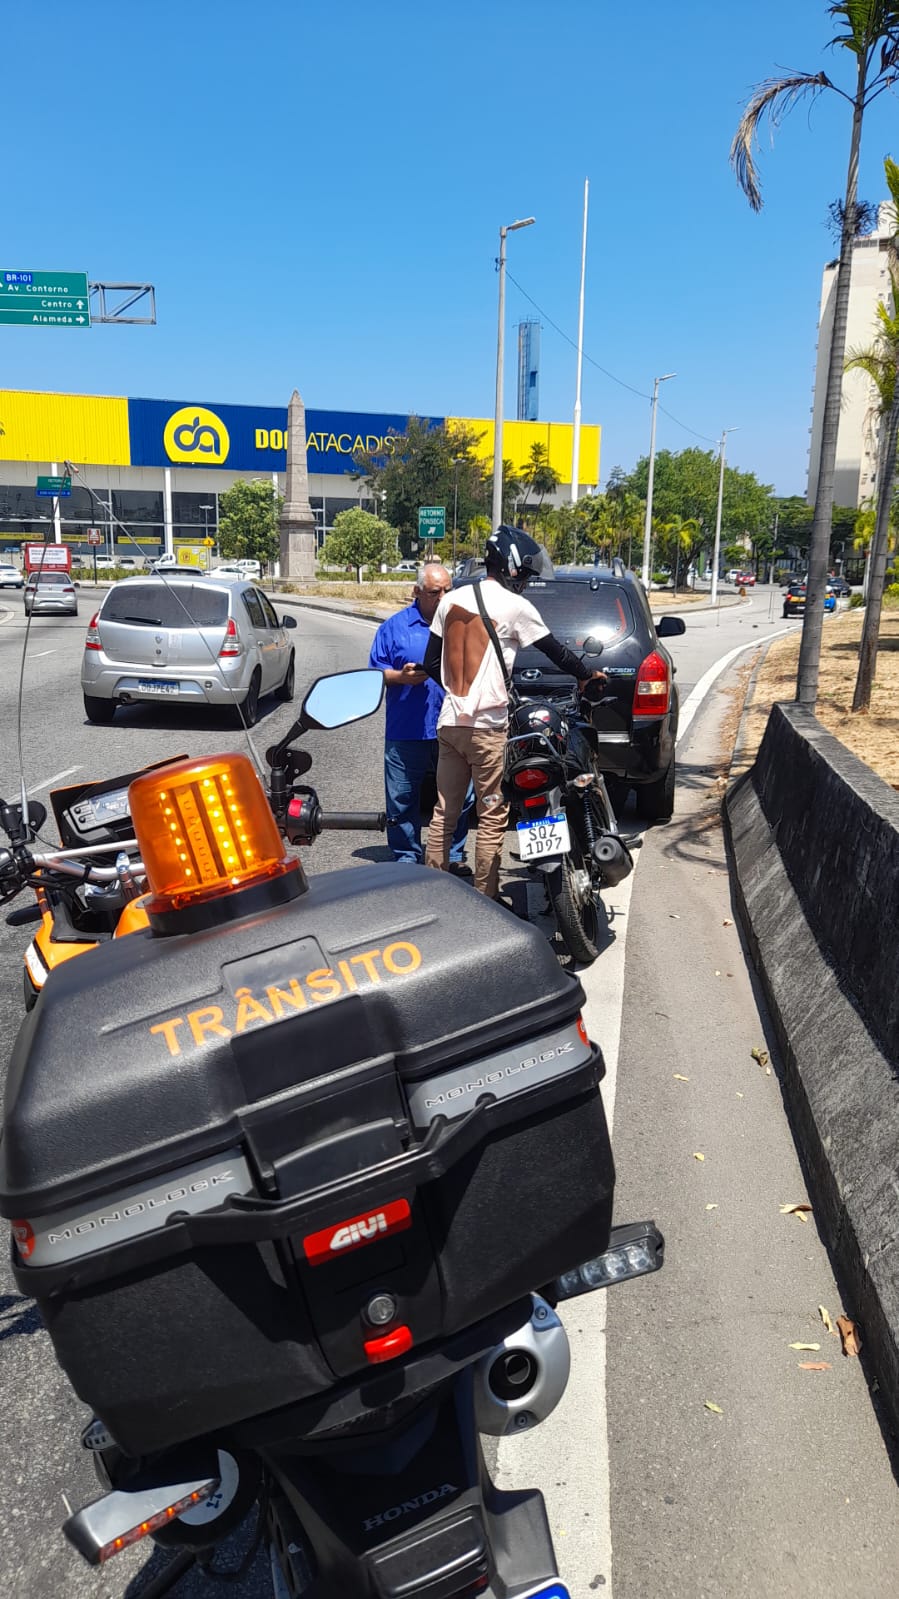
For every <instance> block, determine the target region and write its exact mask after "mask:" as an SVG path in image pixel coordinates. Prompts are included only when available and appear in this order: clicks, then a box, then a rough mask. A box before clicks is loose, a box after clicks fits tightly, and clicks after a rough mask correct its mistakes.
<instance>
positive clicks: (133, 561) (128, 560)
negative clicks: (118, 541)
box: [115, 555, 144, 572]
mask: <svg viewBox="0 0 899 1599" xmlns="http://www.w3.org/2000/svg"><path fill="white" fill-rule="evenodd" d="M115 564H116V566H120V567H121V568H122V570H123V571H124V572H141V571H143V565H144V563H143V558H142V557H141V556H139V555H120V556H118V558H117V560H116V563H115Z"/></svg>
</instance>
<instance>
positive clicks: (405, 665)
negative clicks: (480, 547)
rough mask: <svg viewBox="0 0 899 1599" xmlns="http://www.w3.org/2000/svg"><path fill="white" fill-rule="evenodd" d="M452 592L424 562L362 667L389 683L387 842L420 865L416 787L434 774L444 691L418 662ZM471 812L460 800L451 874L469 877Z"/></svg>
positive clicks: (442, 572)
mask: <svg viewBox="0 0 899 1599" xmlns="http://www.w3.org/2000/svg"><path fill="white" fill-rule="evenodd" d="M452 586H453V585H452V578H451V577H450V575H449V572H448V571H447V570H446V567H445V566H440V565H439V564H438V563H437V562H436V561H428V562H427V563H426V564H425V565H424V566H423V567H422V568H421V569H420V571H419V574H418V581H417V583H416V584H415V588H414V590H413V594H414V596H415V597H414V602H413V604H412V605H408V606H407V607H406V609H405V610H404V611H398V612H397V614H396V616H391V617H388V619H387V621H386V622H382V623H381V626H380V627H379V628H378V631H377V633H376V634H375V637H374V642H373V644H372V647H371V655H370V657H369V662H368V664H369V666H372V667H376V668H378V669H379V670H380V671H382V672H383V673H384V681H385V683H386V685H387V727H386V732H385V738H384V791H385V795H386V799H387V842H388V844H389V845H390V848H391V849H392V850H393V854H394V859H395V860H398V861H410V862H412V863H415V864H418V865H419V866H420V865H422V864H423V862H424V851H423V849H422V843H421V786H422V783H423V782H424V780H425V778H426V777H428V776H429V775H432V774H436V771H437V717H438V716H439V714H440V707H441V705H442V704H443V692H444V691H443V689H442V688H441V687H440V685H439V683H435V682H434V680H433V678H430V677H428V675H427V673H426V672H425V671H424V669H423V667H422V665H421V663H422V661H423V660H424V654H425V649H426V647H427V643H428V639H429V638H430V636H431V622H432V621H433V619H434V613H435V611H436V610H437V607H438V605H439V604H440V601H441V599H442V598H443V595H444V594H448V593H449V591H450V589H451V588H452ZM470 798H471V795H469V799H470ZM470 814H471V806H470V805H469V804H468V803H467V802H466V805H465V807H464V808H463V811H462V815H461V816H460V818H459V823H458V826H457V827H456V831H455V833H454V834H453V840H452V844H451V846H450V852H449V869H450V871H451V872H455V873H456V874H457V875H458V876H463V877H470V876H471V868H470V867H468V866H466V864H465V860H464V849H465V839H466V836H467V833H468V821H469V816H470Z"/></svg>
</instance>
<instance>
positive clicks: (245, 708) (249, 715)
mask: <svg viewBox="0 0 899 1599" xmlns="http://www.w3.org/2000/svg"><path fill="white" fill-rule="evenodd" d="M261 681H262V677H261V674H260V671H259V668H258V666H257V668H256V670H255V672H254V673H253V676H252V677H251V678H250V686H249V688H248V689H247V692H246V697H245V698H244V700H243V701H242V703H241V705H240V708H239V711H238V717H237V720H238V722H239V723H240V725H241V727H255V726H256V723H257V722H258V720H259V684H260V683H261Z"/></svg>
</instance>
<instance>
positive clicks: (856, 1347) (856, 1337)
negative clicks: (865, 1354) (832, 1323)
mask: <svg viewBox="0 0 899 1599" xmlns="http://www.w3.org/2000/svg"><path fill="white" fill-rule="evenodd" d="M837 1326H838V1327H839V1329H840V1338H841V1339H842V1341H843V1354H844V1355H858V1354H860V1353H861V1347H862V1339H861V1333H860V1332H859V1330H858V1327H857V1326H856V1324H855V1322H854V1321H850V1320H849V1317H848V1316H838V1317H837Z"/></svg>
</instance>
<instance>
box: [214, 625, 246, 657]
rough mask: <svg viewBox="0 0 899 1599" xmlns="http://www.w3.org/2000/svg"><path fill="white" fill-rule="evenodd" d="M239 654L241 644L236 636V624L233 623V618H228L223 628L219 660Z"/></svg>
mask: <svg viewBox="0 0 899 1599" xmlns="http://www.w3.org/2000/svg"><path fill="white" fill-rule="evenodd" d="M240 652H241V643H240V639H239V638H238V636H237V623H236V622H235V620H234V617H233V616H229V617H228V626H227V627H226V628H225V637H224V640H223V642H222V647H221V649H220V650H219V658H221V657H222V656H229V655H239V654H240Z"/></svg>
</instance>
